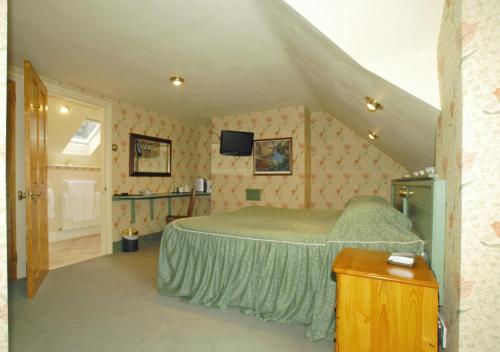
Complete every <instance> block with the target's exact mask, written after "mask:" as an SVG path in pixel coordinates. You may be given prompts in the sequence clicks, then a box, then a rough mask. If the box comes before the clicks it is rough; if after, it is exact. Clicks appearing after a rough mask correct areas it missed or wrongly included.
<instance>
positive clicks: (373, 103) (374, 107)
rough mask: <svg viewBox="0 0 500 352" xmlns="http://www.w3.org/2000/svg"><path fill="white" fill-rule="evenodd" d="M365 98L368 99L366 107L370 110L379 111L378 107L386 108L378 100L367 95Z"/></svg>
mask: <svg viewBox="0 0 500 352" xmlns="http://www.w3.org/2000/svg"><path fill="white" fill-rule="evenodd" d="M365 100H366V108H367V109H368V111H370V112H374V111H377V110H378V109H380V110H382V109H383V108H384V107H383V106H382V105H380V103H379V102H378V101H376V100H375V99H373V98H370V97H365Z"/></svg>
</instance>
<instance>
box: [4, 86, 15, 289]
mask: <svg viewBox="0 0 500 352" xmlns="http://www.w3.org/2000/svg"><path fill="white" fill-rule="evenodd" d="M16 99H17V97H16V82H15V81H13V80H11V79H8V80H7V158H6V163H7V164H6V166H7V214H8V219H7V236H8V237H7V238H8V239H7V246H8V247H7V257H8V258H7V265H8V277H9V279H10V280H15V279H17V233H16V228H17V219H16V214H17V184H16Z"/></svg>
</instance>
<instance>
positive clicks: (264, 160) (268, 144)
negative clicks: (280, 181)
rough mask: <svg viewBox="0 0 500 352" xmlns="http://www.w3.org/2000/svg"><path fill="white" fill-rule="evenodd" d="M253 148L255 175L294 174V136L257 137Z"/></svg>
mask: <svg viewBox="0 0 500 352" xmlns="http://www.w3.org/2000/svg"><path fill="white" fill-rule="evenodd" d="M253 150H254V152H253V174H254V175H291V174H292V138H275V139H257V140H255V141H254V145H253Z"/></svg>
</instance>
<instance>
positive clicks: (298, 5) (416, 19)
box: [285, 0, 444, 109]
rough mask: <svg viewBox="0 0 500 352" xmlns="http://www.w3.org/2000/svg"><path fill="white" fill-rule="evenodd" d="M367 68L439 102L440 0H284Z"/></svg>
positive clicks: (438, 103)
mask: <svg viewBox="0 0 500 352" xmlns="http://www.w3.org/2000/svg"><path fill="white" fill-rule="evenodd" d="M285 2H286V3H288V4H289V5H290V6H292V7H293V8H294V9H295V10H297V12H299V13H300V14H301V15H302V16H304V17H305V18H306V19H307V20H308V21H310V22H311V23H312V24H313V25H314V26H315V27H316V28H318V29H319V30H320V31H321V32H322V33H323V34H325V35H326V36H327V37H328V38H330V39H331V40H332V41H333V42H334V43H335V44H337V45H338V46H339V47H340V48H341V49H342V50H344V51H345V52H346V53H347V54H349V56H351V57H352V58H353V59H354V60H356V61H357V62H358V63H359V64H360V65H361V66H363V67H364V68H366V69H367V70H369V71H371V72H373V73H375V74H377V75H378V76H380V77H382V78H384V79H385V80H387V81H389V82H391V83H393V84H395V85H396V86H398V87H400V88H402V89H404V90H406V91H407V92H408V93H410V94H412V95H414V96H416V97H418V98H420V99H421V100H423V101H425V102H426V103H428V104H431V105H432V106H434V107H436V108H438V109H439V108H440V99H439V85H438V70H437V60H436V57H437V46H438V38H439V28H440V26H441V14H442V12H443V3H444V0H418V1H413V0H378V1H373V0H372V1H370V0H349V1H345V0H307V1H304V0H285Z"/></svg>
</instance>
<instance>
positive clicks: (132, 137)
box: [128, 133, 172, 177]
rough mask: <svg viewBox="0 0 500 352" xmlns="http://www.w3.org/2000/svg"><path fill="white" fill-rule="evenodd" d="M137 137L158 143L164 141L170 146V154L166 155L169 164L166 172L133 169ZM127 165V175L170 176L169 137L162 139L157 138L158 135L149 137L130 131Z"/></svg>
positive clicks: (170, 143)
mask: <svg viewBox="0 0 500 352" xmlns="http://www.w3.org/2000/svg"><path fill="white" fill-rule="evenodd" d="M138 139H145V140H147V141H152V142H159V143H165V144H168V145H169V147H170V154H169V156H168V159H169V160H168V161H169V163H168V165H169V170H167V171H166V172H147V171H135V170H134V160H135V142H136V141H137V140H138ZM128 165H129V175H130V176H149V177H170V176H172V141H171V140H170V139H164V138H158V137H151V136H145V135H142V134H137V133H131V134H130V139H129V160H128Z"/></svg>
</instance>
